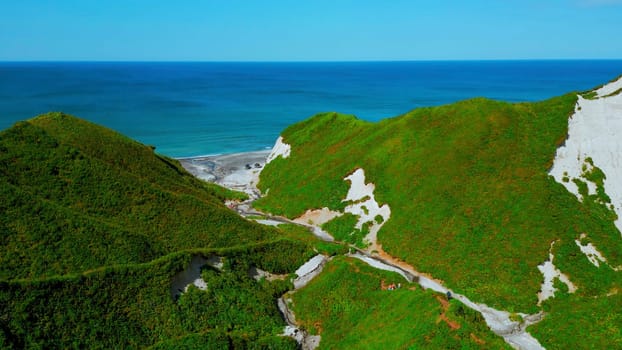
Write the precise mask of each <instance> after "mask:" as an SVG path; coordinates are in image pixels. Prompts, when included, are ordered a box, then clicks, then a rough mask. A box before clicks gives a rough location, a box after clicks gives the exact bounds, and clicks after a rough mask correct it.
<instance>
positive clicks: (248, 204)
mask: <svg viewBox="0 0 622 350" xmlns="http://www.w3.org/2000/svg"><path fill="white" fill-rule="evenodd" d="M182 164H183V163H182ZM260 164H261V168H263V166H264V165H265V163H263V162H262V163H260ZM194 166H195V168H193V170H195V172H196V165H194ZM238 168H239V166H238ZM207 170H211V171H216V170H218V171H223V170H222V169H213V168H212V169H206V168H202V169H201V171H203V172H208V171H207ZM226 171H227V172H225V174H228V176H230V175H231V174H232V173H235V171H236V169H235V167H233V168H229V169H227V170H226ZM237 171H238V172H240V171H241V172H244V171H245V170H244V169H241V170H237ZM246 171H247V172H249V174H246V175H248V176H230V177H232V178H236V179H240V180H242V179H247V178H248V179H251V180H250V181H248V182H246V181H240V182H239V183H235V184H232V183H230V182H226V181H223V180H221V181H218V180H216V181H215V182H216V183H217V184H219V185H221V186H224V187H227V188H230V189H233V190H238V191H239V190H242V191H243V192H246V193H247V194H248V195H249V199H248V200H246V201H243V202H228V203H227V204H228V206H229V207H230V208H231V209H232V210H235V211H236V212H237V213H238V214H239V215H241V216H243V217H247V218H248V217H258V216H259V217H263V218H264V219H263V220H258V222H259V223H262V224H267V225H278V224H281V223H285V224H294V225H299V226H304V227H306V228H308V229H309V230H310V231H311V232H312V233H313V235H315V236H316V237H317V238H319V239H321V240H323V241H328V242H333V241H335V240H334V238H333V237H332V236H331V235H330V234H328V233H327V232H325V231H323V230H322V229H321V228H320V227H319V226H316V225H310V224H304V223H300V222H295V221H293V220H290V219H288V218H286V217H283V216H274V215H269V214H265V213H262V212H260V211H258V210H256V209H254V208H253V207H252V204H253V202H254V201H255V200H256V199H258V198H260V197H261V193H260V191H259V190H258V189H257V188H256V187H255V184H256V182H257V178H258V177H259V172H255V171H252V174H250V172H251V171H248V170H246ZM251 175H252V176H251ZM204 179H205V178H204ZM374 238H375V237H374ZM336 243H339V244H343V245H347V246H348V247H350V248H351V249H353V250H354V251H355V253H353V254H350V256H351V257H354V258H357V259H360V260H362V261H364V262H365V263H367V264H369V265H371V266H373V267H376V268H379V269H383V270H388V271H393V272H396V273H398V274H400V275H402V276H403V277H404V278H405V279H406V280H407V281H409V282H417V283H418V284H419V285H420V286H421V287H422V288H424V289H432V290H434V291H436V292H439V293H443V294H445V293H447V292H448V291H450V290H449V289H448V288H446V287H445V286H443V284H442V282H441V281H438V280H436V279H434V278H433V277H432V276H430V275H428V274H425V273H421V272H419V271H416V270H415V269H414V268H413V267H412V266H411V265H409V264H408V263H406V262H404V261H401V260H399V259H397V258H395V257H393V256H391V255H389V254H388V253H387V252H385V251H384V250H383V249H382V246H381V245H380V244H379V243H378V242H377V241H376V240H375V239H373V242H371V246H372V247H374V248H373V249H374V253H373V254H372V253H370V252H369V251H365V250H361V249H359V248H357V247H354V246H352V245H349V244H347V243H344V242H336ZM315 258H317V257H315ZM324 263H325V262H324ZM322 266H323V265H322ZM316 267H317V266H316ZM312 270H313V271H312V272H313V273H312V274H304V276H299V278H297V279H296V280H298V283H294V284H295V288H294V291H293V292H295V291H296V290H297V289H299V288H302V287H304V285H306V283H308V282H309V281H311V279H312V278H313V277H315V276H317V275H318V274H319V273H320V272H321V267H319V268H314V269H312ZM451 292H452V296H453V297H454V299H456V300H459V301H460V302H462V303H463V304H464V305H465V306H467V307H469V308H471V309H473V310H475V311H477V312H479V313H481V314H482V316H483V317H484V319H485V321H486V324H487V325H488V327H489V328H490V329H491V330H492V331H493V332H494V333H495V334H497V335H499V336H501V337H503V339H504V340H505V341H506V342H507V343H508V344H510V345H511V346H512V347H514V348H515V349H520V350H543V349H544V347H543V346H542V345H541V344H540V343H539V342H538V340H537V339H535V338H534V337H532V336H531V334H529V333H528V332H527V331H526V328H527V327H528V326H529V325H531V324H534V323H537V322H539V321H540V320H541V319H542V318H543V317H544V314H543V313H542V312H539V313H537V314H533V315H528V314H523V313H520V314H519V315H520V316H521V318H522V321H521V322H518V321H512V320H511V319H510V313H509V312H507V311H502V310H496V309H494V308H491V307H490V306H488V305H485V304H478V303H474V302H473V301H471V300H470V299H468V298H467V297H466V296H464V295H462V294H458V293H455V292H453V291H451ZM289 293H291V292H289ZM288 297H289V296H288V294H285V295H284V296H282V297H281V298H280V299H279V300H278V306H279V310H280V311H281V313H282V314H283V319H284V320H285V322H286V323H287V324H288V326H287V327H286V329H285V335H288V336H292V337H293V338H294V339H296V340H297V341H298V342H299V343H300V344H301V346H302V347H303V349H314V348H315V347H317V346H318V345H319V340H320V338H319V336H311V335H309V334H308V333H306V332H303V331H301V330H300V329H298V328H297V325H296V321H295V316H294V314H293V312H292V311H291V310H289V308H288V306H287V304H288Z"/></svg>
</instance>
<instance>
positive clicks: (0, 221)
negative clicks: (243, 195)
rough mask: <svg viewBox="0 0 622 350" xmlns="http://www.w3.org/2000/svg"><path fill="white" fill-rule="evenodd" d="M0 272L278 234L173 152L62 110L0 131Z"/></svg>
mask: <svg viewBox="0 0 622 350" xmlns="http://www.w3.org/2000/svg"><path fill="white" fill-rule="evenodd" d="M0 196H1V197H2V199H3V200H2V202H1V203H0V212H1V213H2V215H1V216H0V230H2V233H3V234H2V246H3V249H2V251H0V279H15V278H26V277H31V278H35V277H41V276H51V275H55V274H66V273H72V272H81V271H85V270H88V269H93V268H97V267H100V266H104V265H111V264H129V263H143V262H147V261H150V260H153V259H155V258H157V257H160V256H163V255H166V254H169V253H172V252H175V251H179V250H184V249H191V248H195V247H227V246H233V245H237V244H244V243H249V242H259V241H263V240H266V239H272V238H275V237H277V235H278V233H277V232H276V231H275V230H271V229H268V228H266V227H264V226H261V225H259V224H256V223H253V222H250V221H246V220H241V219H240V218H239V217H238V216H237V214H235V213H234V212H232V211H231V210H229V209H227V208H226V207H225V206H223V205H222V204H221V202H222V199H223V198H225V197H227V196H234V197H235V196H238V194H234V193H232V192H230V191H226V190H221V189H219V188H217V187H216V186H214V185H207V184H205V183H203V182H201V181H199V180H197V179H195V178H194V177H192V176H191V175H189V174H188V173H186V172H185V171H184V170H183V169H182V168H181V166H180V165H179V164H178V163H177V162H176V161H175V160H172V159H168V158H165V157H163V156H160V155H157V154H154V153H153V151H152V149H151V148H150V147H147V146H144V145H141V144H139V143H137V142H135V141H132V140H130V139H128V138H126V137H124V136H122V135H120V134H117V133H115V132H113V131H111V130H108V129H105V128H102V127H99V126H96V125H93V124H90V123H88V122H86V121H83V120H79V119H76V118H73V117H70V116H67V115H63V114H59V113H55V114H49V115H44V116H40V117H37V118H35V119H32V120H29V121H26V122H21V123H18V124H17V125H15V126H14V127H13V128H11V129H8V130H6V131H3V132H2V133H0Z"/></svg>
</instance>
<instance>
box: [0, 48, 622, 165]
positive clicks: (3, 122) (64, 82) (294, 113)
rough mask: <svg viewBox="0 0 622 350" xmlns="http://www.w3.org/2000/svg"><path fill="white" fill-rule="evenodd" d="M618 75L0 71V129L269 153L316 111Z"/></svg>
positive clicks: (541, 93)
mask: <svg viewBox="0 0 622 350" xmlns="http://www.w3.org/2000/svg"><path fill="white" fill-rule="evenodd" d="M621 74H622V60H591V61H590V60H583V61H572V60H570V61H568V60H563V61H555V60H550V61H426V62H422V61H415V62H289V63H285V62H278V63H276V62H273V63H265V62H262V63H259V62H254V63H251V62H244V63H242V62H236V63H231V62H159V63H153V62H149V63H147V62H2V63H0V129H5V128H7V127H10V126H11V125H12V124H13V123H15V122H16V121H18V120H24V119H29V118H32V117H34V116H36V115H39V114H41V113H45V112H48V111H63V112H66V113H69V114H72V115H75V116H78V117H81V118H84V119H87V120H90V121H93V122H95V123H98V124H102V125H104V126H107V127H109V128H112V129H115V130H117V131H119V132H121V133H124V134H126V135H128V136H130V137H132V138H135V139H137V140H139V141H140V142H143V143H145V144H149V145H153V146H156V149H157V151H158V152H160V153H162V154H166V155H169V156H173V157H185V156H194V155H205V154H221V153H232V152H243V151H253V150H261V149H266V148H270V147H271V146H272V145H273V143H274V141H275V140H276V138H277V137H278V135H279V134H280V132H281V131H282V130H283V129H284V128H286V127H287V126H288V125H291V124H293V123H295V122H298V121H301V120H303V119H305V118H308V117H310V116H312V115H314V114H316V113H319V112H327V111H338V112H342V113H347V114H354V115H356V116H358V117H359V118H361V119H365V120H369V121H377V120H380V119H383V118H387V117H394V116H397V115H401V114H403V113H406V112H408V111H409V110H412V109H414V108H417V107H422V106H436V105H441V104H447V103H452V102H455V101H459V100H464V99H468V98H473V97H488V98H492V99H498V100H504V101H508V102H520V101H537V100H543V99H547V98H550V97H553V96H557V95H561V94H564V93H567V92H570V91H583V90H587V89H591V88H593V87H595V86H597V85H600V84H603V83H606V82H608V81H609V80H611V79H613V78H615V77H617V76H619V75H621Z"/></svg>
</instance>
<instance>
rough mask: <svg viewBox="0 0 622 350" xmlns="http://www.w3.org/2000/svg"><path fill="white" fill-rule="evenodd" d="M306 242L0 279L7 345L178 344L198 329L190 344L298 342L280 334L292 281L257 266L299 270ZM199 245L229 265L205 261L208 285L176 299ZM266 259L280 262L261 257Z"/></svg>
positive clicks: (3, 343) (1, 340)
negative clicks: (282, 306) (177, 284)
mask: <svg viewBox="0 0 622 350" xmlns="http://www.w3.org/2000/svg"><path fill="white" fill-rule="evenodd" d="M301 248H302V252H301ZM304 248H305V247H304V246H298V247H296V246H294V245H292V244H291V243H288V242H286V241H275V242H266V243H262V244H258V245H249V246H240V247H237V248H233V249H219V250H195V251H192V252H181V253H175V254H170V255H167V256H165V257H163V258H159V259H156V260H153V261H151V262H149V263H145V264H133V265H121V266H114V267H103V268H100V269H97V270H94V271H90V272H86V273H83V274H72V275H65V276H57V277H54V278H45V279H28V280H18V281H9V282H6V281H0V348H2V349H6V348H9V349H10V348H13V349H24V348H28V349H33V348H41V349H70V348H73V349H85V348H89V349H113V348H143V347H146V346H151V345H154V346H155V347H156V348H158V349H177V348H180V347H181V346H182V345H183V344H186V343H187V342H189V341H190V340H191V339H195V338H198V339H201V340H202V341H201V342H200V343H198V344H195V347H190V345H188V346H189V347H188V348H200V349H222V348H223V346H222V345H220V344H223V343H224V344H226V345H225V346H224V348H227V347H229V346H230V345H229V344H231V348H236V349H242V348H248V344H253V343H255V342H267V343H269V344H272V343H274V344H276V345H278V346H280V347H278V346H273V347H272V348H273V349H279V348H280V349H295V348H296V342H295V341H293V339H289V338H287V339H285V338H282V337H279V336H278V334H280V333H281V332H282V329H283V326H284V325H283V321H282V318H281V315H280V314H279V311H278V309H277V308H276V306H275V302H274V300H275V299H276V298H278V297H279V296H280V295H281V294H282V293H283V292H285V291H286V290H287V289H288V288H289V287H290V286H289V283H288V282H285V281H275V282H268V281H262V282H256V281H255V280H253V279H252V278H250V277H249V276H248V268H249V266H251V265H253V266H259V267H261V268H264V269H268V270H271V271H274V270H275V269H276V270H277V271H279V270H280V271H279V272H291V271H292V268H291V266H294V265H296V266H297V265H299V264H301V263H302V262H303V260H302V257H303V256H304V254H303V253H304ZM284 252H286V254H288V255H284ZM195 254H202V255H204V256H210V255H211V254H217V255H219V256H223V257H224V258H225V267H224V269H223V271H222V272H221V271H218V270H216V269H213V268H205V269H203V272H202V277H203V279H204V280H205V281H206V282H207V284H208V286H209V288H208V289H207V290H206V291H202V290H199V289H197V288H194V287H191V288H189V290H188V292H187V293H184V294H182V295H181V296H180V298H179V299H178V300H173V298H171V294H170V292H169V291H170V288H171V280H172V278H173V276H174V275H175V274H176V273H177V272H179V271H180V270H183V269H184V268H185V267H186V266H187V264H188V263H189V262H190V259H191V257H192V256H193V255H195ZM286 256H289V257H290V258H289V259H288V258H284V257H286ZM266 260H267V261H272V262H273V263H271V264H265V263H264V264H262V261H266ZM258 348H262V347H258Z"/></svg>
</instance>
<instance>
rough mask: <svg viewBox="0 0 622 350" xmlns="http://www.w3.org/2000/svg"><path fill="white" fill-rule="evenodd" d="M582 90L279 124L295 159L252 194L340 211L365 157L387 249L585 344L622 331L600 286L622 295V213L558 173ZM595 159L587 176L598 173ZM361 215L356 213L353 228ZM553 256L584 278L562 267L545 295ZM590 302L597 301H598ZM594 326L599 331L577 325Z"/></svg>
mask: <svg viewBox="0 0 622 350" xmlns="http://www.w3.org/2000/svg"><path fill="white" fill-rule="evenodd" d="M612 84H617V82H614V83H612ZM604 90H607V91H609V90H612V92H610V93H609V94H607V95H609V96H608V97H607V98H610V99H611V98H615V96H617V94H612V93H613V92H615V91H617V90H616V89H615V88H612V87H610V86H605V87H604V88H603V89H601V90H599V91H604ZM597 94H600V93H599V92H597ZM587 95H589V93H587ZM599 96H600V95H599ZM601 98H602V97H601ZM584 99H585V98H584V97H577V94H574V93H573V94H567V95H564V96H560V97H557V98H553V99H550V100H547V101H542V102H538V103H520V104H508V103H503V102H497V101H490V100H486V99H474V100H468V101H463V102H459V103H456V104H453V105H448V106H441V107H434V108H422V109H417V110H414V111H412V112H410V113H407V114H406V115H403V116H400V117H397V118H393V119H387V120H383V121H381V122H379V123H375V124H373V123H367V122H363V121H360V120H358V119H356V118H355V117H353V116H347V115H341V114H337V113H325V114H321V115H317V116H315V117H313V118H311V119H309V120H306V121H304V122H301V123H299V124H296V125H293V126H291V127H289V128H287V129H286V130H285V131H284V132H283V134H282V141H281V142H282V143H285V144H287V145H289V146H290V151H289V153H288V158H276V159H274V160H272V161H271V162H270V164H268V165H267V166H266V168H265V169H264V171H263V172H262V174H261V178H260V183H259V187H260V189H261V190H262V191H263V192H264V193H265V194H266V196H265V197H264V198H261V199H259V200H258V201H257V202H256V206H257V207H258V208H260V209H262V210H264V211H266V212H270V213H272V214H278V215H285V216H287V217H290V218H296V217H299V216H300V215H303V214H305V213H311V212H314V211H317V210H322V211H324V212H343V211H344V209H345V207H346V206H347V205H348V203H346V202H344V201H343V198H346V195H347V192H348V184H347V182H345V181H343V179H344V177H346V176H348V175H349V174H352V173H353V172H354V171H355V170H356V169H359V168H360V169H365V176H366V178H367V180H366V181H368V182H370V183H373V184H374V185H375V191H374V195H375V198H376V201H377V202H378V203H380V204H379V206H382V205H388V206H389V207H390V208H391V217H390V219H389V220H388V221H386V223H384V225H383V226H382V228H381V229H380V231H379V232H378V240H379V243H380V244H381V246H382V247H383V249H384V250H386V251H387V252H388V253H389V254H391V255H392V256H394V257H397V258H399V259H401V260H403V261H405V262H407V263H408V264H410V265H411V266H413V267H415V269H416V270H417V271H423V272H427V273H430V274H431V275H433V276H434V277H436V278H439V279H440V280H442V281H443V283H444V284H445V285H446V286H447V287H448V288H450V289H452V290H454V291H456V292H457V293H461V294H463V295H466V296H468V297H469V298H470V299H471V300H474V301H476V302H483V303H485V304H488V305H490V306H493V307H495V308H497V309H502V310H508V311H510V312H515V313H517V314H518V313H519V312H520V313H525V314H534V313H537V312H538V311H544V312H545V318H544V321H543V322H541V323H538V324H537V325H532V326H531V327H530V328H533V329H534V334H535V335H536V337H537V338H538V340H540V343H541V344H542V345H543V346H544V347H547V348H548V347H552V348H559V347H561V346H562V345H568V344H573V343H572V342H571V341H569V340H568V339H564V338H563V336H561V334H564V333H565V334H569V333H572V332H573V331H574V332H577V333H576V334H577V335H579V336H578V337H577V338H576V339H574V342H575V343H574V344H575V345H576V344H579V346H578V347H585V346H587V347H591V346H593V345H594V344H604V343H606V342H608V341H609V342H611V341H614V342H619V341H621V340H620V337H619V336H614V334H615V332H616V331H619V330H620V326H621V324H622V323H621V322H619V321H615V320H619V316H617V314H615V313H614V312H613V311H612V310H607V309H605V308H603V307H602V306H603V305H606V303H605V302H603V300H602V299H600V298H607V299H608V300H610V302H611V303H612V304H613V305H615V304H616V303H618V302H619V301H618V300H617V299H618V298H619V297H618V296H617V295H618V294H617V293H618V289H619V287H620V285H621V278H620V275H619V274H618V273H617V271H616V269H617V268H616V267H617V266H620V263H621V262H622V256H621V255H622V239H621V238H620V235H619V233H618V231H617V229H616V227H615V225H614V220H615V219H616V218H617V215H616V213H615V212H614V211H613V210H611V209H610V208H609V207H608V206H606V205H605V204H608V202H605V200H604V198H605V197H603V196H602V195H601V197H599V198H600V199H599V198H596V197H595V198H594V200H590V201H587V200H584V201H577V199H576V197H575V196H574V195H573V194H571V193H569V192H567V191H566V190H565V189H564V187H562V186H560V185H559V184H558V183H557V182H555V181H554V179H553V178H552V177H549V175H548V171H549V169H551V168H552V165H553V161H554V159H555V154H556V150H557V148H558V147H559V146H561V145H562V144H563V142H564V140H565V139H566V138H567V136H566V135H567V134H568V119H569V117H570V116H571V115H572V114H573V112H575V106H576V105H577V102H578V103H579V106H581V104H582V103H584V102H582V101H583V100H584ZM611 101H614V100H611ZM599 103H605V104H606V103H607V101H605V102H599ZM584 108H585V107H584ZM609 110H610V111H616V109H615V106H614V107H612V108H610V109H609ZM615 113H617V112H615ZM615 113H614V114H615ZM616 115H619V113H618V114H616ZM609 118H611V117H609ZM571 131H572V129H571ZM571 138H572V134H571ZM569 141H570V139H569ZM569 141H567V143H568V142H569ZM611 153H615V150H612V151H611ZM595 164H596V163H595ZM592 166H594V169H596V168H598V169H600V168H599V167H601V166H600V165H597V166H595V165H594V164H592ZM590 169H592V168H588V170H587V172H588V174H585V176H584V177H590V176H591V177H592V178H598V177H599V176H598V174H597V172H596V171H593V170H590ZM584 171H585V169H584ZM613 176H615V175H613ZM600 178H601V179H602V178H603V177H602V176H600ZM597 181H598V180H596V182H597ZM601 181H602V180H601ZM615 181H616V178H615V177H614V178H613V179H612V180H611V182H615ZM565 182H566V183H567V182H568V181H565ZM618 182H620V181H619V180H618ZM596 187H597V186H594V188H596ZM596 192H597V193H596V194H595V195H594V196H596V195H597V194H598V193H601V192H603V191H600V192H598V191H596ZM604 193H606V192H604ZM615 206H616V203H613V207H614V208H615ZM333 220H339V217H338V218H337V219H333ZM356 222H357V221H356V220H350V225H351V226H352V227H351V228H350V230H351V231H353V232H354V231H355V230H356V227H354V225H355V224H356ZM330 223H331V222H330V221H329V222H328V223H327V224H325V226H324V227H330ZM343 224H344V222H343V221H342V222H340V224H339V226H343ZM342 229H343V228H341V230H342ZM584 234H586V235H587V237H589V239H586V238H585V237H586V236H582V235H584ZM581 237H583V238H581ZM577 241H578V242H579V243H577ZM552 243H554V244H552ZM588 243H593V246H595V247H598V249H599V253H602V256H603V257H604V258H605V259H606V261H607V264H606V265H605V264H601V265H600V266H595V265H594V264H593V263H591V260H589V259H588V257H586V255H584V254H583V250H585V248H582V247H587V246H588ZM601 247H603V248H601ZM370 253H372V254H373V253H377V252H374V251H373V249H372V250H370ZM594 254H595V253H592V255H594ZM552 257H554V265H552V264H551V265H552V266H554V268H555V269H557V270H559V271H560V273H563V275H564V276H568V279H569V281H572V283H573V284H572V285H573V286H574V287H576V290H569V289H568V287H567V286H566V285H564V284H563V283H561V282H560V279H559V278H557V277H555V276H553V277H552V278H551V281H550V282H547V283H550V284H551V285H552V286H553V288H554V289H555V291H556V292H555V295H554V296H555V297H554V298H550V299H548V300H546V301H543V302H542V303H540V305H539V301H538V294H539V293H540V292H541V289H542V288H543V286H542V284H543V280H544V276H543V275H542V274H541V272H540V269H539V266H544V267H546V266H548V265H547V261H553V260H552ZM546 288H548V287H546ZM569 292H574V294H568V293H569ZM572 303H574V304H575V305H577V309H579V310H582V311H583V312H584V313H581V314H579V315H577V313H572V318H573V322H572V323H571V324H570V325H569V326H568V324H564V323H563V322H561V320H562V319H563V318H564V317H566V318H569V317H570V313H569V312H570V305H571V304H572ZM591 307H595V308H596V309H597V310H598V312H597V313H594V312H588V311H587V310H588V309H589V308H591ZM517 317H519V316H517ZM552 320H554V321H555V322H553V321H552ZM603 320H609V321H607V325H608V326H607V327H602V328H598V327H596V326H595V325H602V323H603ZM611 320H613V321H611ZM564 327H566V328H564ZM561 328H564V329H565V331H561ZM568 328H569V329H571V330H572V331H570V330H568ZM585 329H589V330H590V332H591V333H590V337H591V338H589V339H588V337H581V336H580V335H581V334H585V333H586V332H585ZM556 330H560V332H557V331H556ZM618 335H619V334H618ZM581 344H582V345H581Z"/></svg>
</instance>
